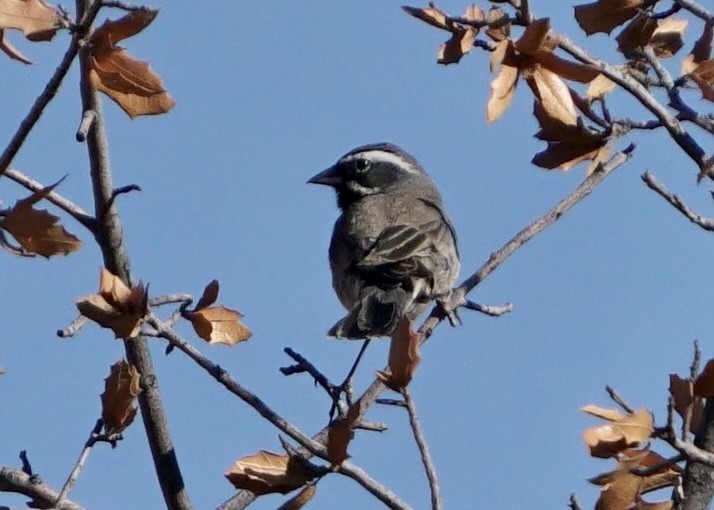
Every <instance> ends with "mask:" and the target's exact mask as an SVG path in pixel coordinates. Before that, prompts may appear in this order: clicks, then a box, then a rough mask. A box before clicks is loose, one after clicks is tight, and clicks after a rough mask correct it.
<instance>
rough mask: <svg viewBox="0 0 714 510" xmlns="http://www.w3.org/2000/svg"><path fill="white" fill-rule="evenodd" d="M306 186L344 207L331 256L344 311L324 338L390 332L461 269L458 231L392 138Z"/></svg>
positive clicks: (438, 295)
mask: <svg viewBox="0 0 714 510" xmlns="http://www.w3.org/2000/svg"><path fill="white" fill-rule="evenodd" d="M308 183H313V184H323V185H326V186H331V187H333V188H334V189H335V191H336V192H337V205H338V206H339V208H340V209H341V211H342V214H341V215H340V217H339V218H338V219H337V222H336V223H335V228H334V231H333V233H332V241H331V242H330V250H329V258H330V268H331V270H332V286H333V287H334V289H335V292H336V293H337V297H338V298H339V300H340V302H341V303H342V305H343V306H344V307H345V308H346V309H347V310H348V314H347V315H346V316H345V317H344V318H343V319H341V320H339V321H338V322H337V323H336V324H335V325H334V326H332V328H330V330H329V331H328V333H327V334H328V335H329V336H334V337H337V338H349V339H361V338H373V337H379V336H388V335H390V334H391V333H392V332H393V331H394V329H395V328H396V326H397V323H398V322H399V319H400V318H401V317H403V316H406V317H408V318H409V319H410V320H414V319H415V318H416V317H417V316H418V315H419V314H420V313H421V312H422V311H424V309H425V308H426V307H427V306H428V305H429V303H430V302H431V301H432V300H434V299H436V300H439V301H441V300H445V299H446V298H447V297H448V296H449V294H450V291H451V288H452V286H453V284H454V280H455V279H456V276H457V274H458V272H459V268H460V262H459V252H458V248H457V245H456V232H455V231H454V227H453V225H452V224H451V220H449V217H448V216H447V215H446V212H445V211H444V208H443V205H442V200H441V195H439V192H438V191H437V189H436V186H435V185H434V182H433V181H432V180H431V178H430V177H429V176H428V175H427V173H426V172H425V171H424V169H423V168H422V167H421V165H420V164H419V163H418V162H417V160H416V159H414V157H413V156H411V155H410V154H408V153H407V152H405V151H404V150H402V149H401V148H399V147H397V146H396V145H393V144H390V143H376V144H370V145H364V146H361V147H357V148H356V149H353V150H351V151H350V152H348V153H347V154H345V155H344V156H342V157H341V158H340V159H339V160H338V161H337V163H335V164H334V165H333V166H331V167H330V168H328V169H327V170H325V171H323V172H321V173H319V174H317V175H315V176H314V177H313V178H311V179H310V180H309V181H308Z"/></svg>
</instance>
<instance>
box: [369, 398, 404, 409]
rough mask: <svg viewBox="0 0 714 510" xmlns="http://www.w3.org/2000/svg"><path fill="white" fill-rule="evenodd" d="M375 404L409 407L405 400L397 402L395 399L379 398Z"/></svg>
mask: <svg viewBox="0 0 714 510" xmlns="http://www.w3.org/2000/svg"><path fill="white" fill-rule="evenodd" d="M375 403H376V404H380V405H383V406H393V407H407V404H406V403H405V402H404V400H397V399H395V398H378V399H376V400H375Z"/></svg>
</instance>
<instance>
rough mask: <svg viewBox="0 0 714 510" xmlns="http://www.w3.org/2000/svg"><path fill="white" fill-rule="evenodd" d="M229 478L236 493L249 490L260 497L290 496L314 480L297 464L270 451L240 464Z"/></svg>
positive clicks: (244, 459) (237, 463)
mask: <svg viewBox="0 0 714 510" xmlns="http://www.w3.org/2000/svg"><path fill="white" fill-rule="evenodd" d="M225 477H226V478H227V479H228V481H229V482H231V483H232V484H233V486H234V487H235V488H236V489H246V490H249V491H251V492H252V493H254V494H256V495H257V496H261V495H263V494H271V493H276V492H279V493H281V494H287V493H288V492H291V491H293V490H295V489H297V488H299V487H302V486H303V485H305V484H306V483H307V482H309V481H310V480H312V478H313V476H312V475H311V474H310V472H309V471H308V470H307V469H306V468H304V467H303V466H302V465H300V463H299V462H297V461H296V460H294V459H291V458H290V457H288V456H287V455H280V454H277V453H273V452H269V451H266V450H260V451H259V452H258V453H254V454H252V455H247V456H245V457H241V458H240V459H238V460H236V461H235V463H234V464H233V466H231V468H230V469H229V470H228V471H227V472H226V474H225Z"/></svg>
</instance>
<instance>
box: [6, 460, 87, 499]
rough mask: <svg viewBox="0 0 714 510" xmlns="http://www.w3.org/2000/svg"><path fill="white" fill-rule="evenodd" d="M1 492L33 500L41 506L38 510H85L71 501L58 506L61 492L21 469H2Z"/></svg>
mask: <svg viewBox="0 0 714 510" xmlns="http://www.w3.org/2000/svg"><path fill="white" fill-rule="evenodd" d="M0 491H1V492H15V493H17V494H24V495H25V496H27V497H28V498H32V501H33V502H36V503H38V504H41V506H38V508H58V509H59V510H83V508H82V507H81V506H80V505H78V504H77V503H74V502H72V501H69V500H64V501H62V502H60V503H58V504H57V505H55V501H57V497H58V496H59V492H57V491H55V490H54V489H52V488H51V487H49V486H48V485H45V484H44V483H42V481H41V480H40V479H39V478H38V477H36V476H30V475H28V474H27V473H25V472H24V471H21V470H20V469H14V468H11V467H5V466H2V467H0Z"/></svg>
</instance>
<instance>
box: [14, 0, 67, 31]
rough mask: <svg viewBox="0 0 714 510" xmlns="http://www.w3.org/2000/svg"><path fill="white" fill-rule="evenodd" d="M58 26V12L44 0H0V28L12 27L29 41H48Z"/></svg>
mask: <svg viewBox="0 0 714 510" xmlns="http://www.w3.org/2000/svg"><path fill="white" fill-rule="evenodd" d="M59 27H60V18H59V13H58V12H57V10H56V9H55V8H54V7H52V6H51V5H50V4H48V3H47V2H45V1H44V0H0V29H3V28H14V29H16V30H20V31H21V32H22V33H23V34H24V35H25V37H27V38H28V39H29V40H31V41H49V40H50V39H52V37H54V35H55V33H57V29H58V28H59Z"/></svg>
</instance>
